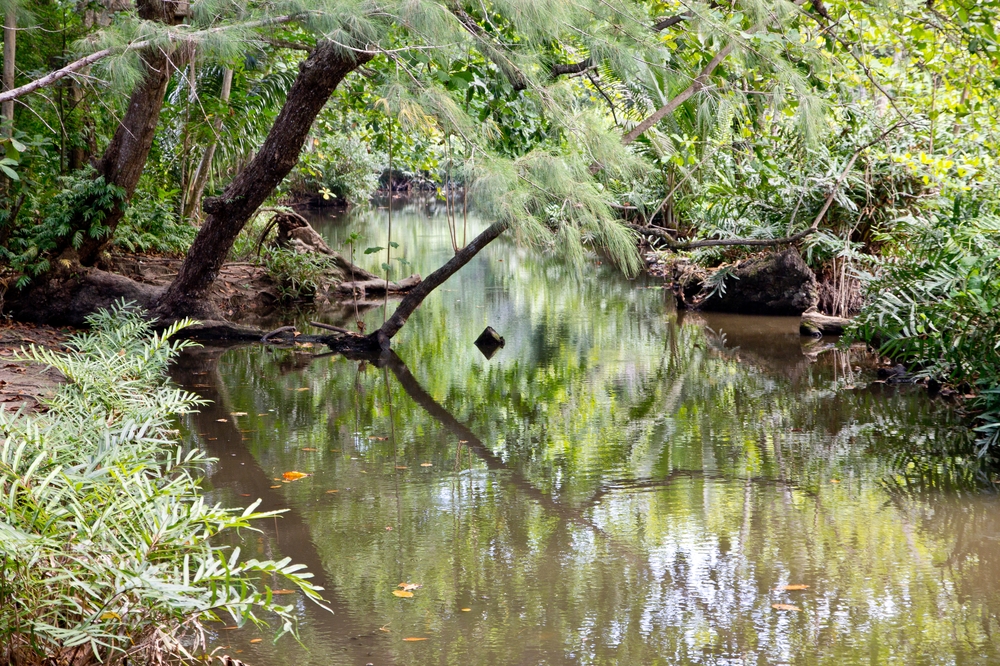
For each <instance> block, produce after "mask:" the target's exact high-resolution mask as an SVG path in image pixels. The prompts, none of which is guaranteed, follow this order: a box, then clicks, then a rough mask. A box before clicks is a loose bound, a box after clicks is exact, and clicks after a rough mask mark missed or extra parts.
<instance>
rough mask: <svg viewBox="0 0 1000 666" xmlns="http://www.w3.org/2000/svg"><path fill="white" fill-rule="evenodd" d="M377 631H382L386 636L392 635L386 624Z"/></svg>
mask: <svg viewBox="0 0 1000 666" xmlns="http://www.w3.org/2000/svg"><path fill="white" fill-rule="evenodd" d="M378 630H379V631H384V632H385V633H387V634H391V633H392V631H391V630H390V629H389V625H387V624H383V625H382V626H381V627H379V628H378Z"/></svg>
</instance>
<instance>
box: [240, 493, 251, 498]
mask: <svg viewBox="0 0 1000 666" xmlns="http://www.w3.org/2000/svg"><path fill="white" fill-rule="evenodd" d="M240 497H250V493H240Z"/></svg>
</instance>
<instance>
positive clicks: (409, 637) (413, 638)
mask: <svg viewBox="0 0 1000 666" xmlns="http://www.w3.org/2000/svg"><path fill="white" fill-rule="evenodd" d="M403 640H404V641H409V642H411V643H412V642H413V641H426V640H427V639H426V638H423V637H420V636H407V637H406V638H404V639H403Z"/></svg>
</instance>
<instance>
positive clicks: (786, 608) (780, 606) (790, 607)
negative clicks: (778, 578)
mask: <svg viewBox="0 0 1000 666" xmlns="http://www.w3.org/2000/svg"><path fill="white" fill-rule="evenodd" d="M771 608H773V609H774V610H783V611H800V610H802V609H801V608H799V607H798V606H793V605H791V604H771Z"/></svg>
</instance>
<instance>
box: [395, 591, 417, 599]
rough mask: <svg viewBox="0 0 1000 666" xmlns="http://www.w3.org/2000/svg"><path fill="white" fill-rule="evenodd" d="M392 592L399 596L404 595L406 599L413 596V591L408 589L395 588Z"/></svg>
mask: <svg viewBox="0 0 1000 666" xmlns="http://www.w3.org/2000/svg"><path fill="white" fill-rule="evenodd" d="M392 593H393V594H395V595H396V596H397V597H403V598H404V599H409V598H410V597H412V596H413V592H407V591H406V590H393V591H392Z"/></svg>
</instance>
